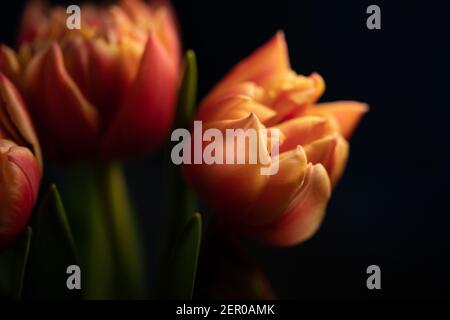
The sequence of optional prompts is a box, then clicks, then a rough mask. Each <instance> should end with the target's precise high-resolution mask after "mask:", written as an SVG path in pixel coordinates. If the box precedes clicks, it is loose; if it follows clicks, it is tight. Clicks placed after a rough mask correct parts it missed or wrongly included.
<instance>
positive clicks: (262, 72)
mask: <svg viewBox="0 0 450 320" xmlns="http://www.w3.org/2000/svg"><path fill="white" fill-rule="evenodd" d="M289 68H290V63H289V54H288V49H287V45H286V40H285V38H284V34H283V32H281V31H279V32H277V33H276V35H275V36H274V37H273V38H272V39H270V40H269V41H268V42H267V43H266V44H264V45H263V46H262V47H260V48H259V49H257V50H256V51H255V52H254V53H252V54H251V55H250V56H248V57H247V58H245V59H243V60H242V61H241V62H239V63H238V64H237V65H236V66H234V67H233V68H232V69H231V71H230V72H229V73H228V74H227V75H226V76H225V77H224V78H223V79H222V80H221V81H220V82H219V84H218V85H216V86H215V87H214V88H213V90H212V91H211V93H210V94H209V95H208V96H207V97H206V98H205V100H204V102H203V103H207V101H209V100H214V99H215V98H216V97H218V96H220V95H222V94H223V92H224V91H227V90H228V88H229V87H232V86H234V85H236V84H238V83H241V82H245V81H251V82H255V83H257V84H258V83H259V82H260V81H263V80H264V77H266V76H272V75H273V74H277V73H284V72H286V71H288V70H289ZM203 103H202V104H203Z"/></svg>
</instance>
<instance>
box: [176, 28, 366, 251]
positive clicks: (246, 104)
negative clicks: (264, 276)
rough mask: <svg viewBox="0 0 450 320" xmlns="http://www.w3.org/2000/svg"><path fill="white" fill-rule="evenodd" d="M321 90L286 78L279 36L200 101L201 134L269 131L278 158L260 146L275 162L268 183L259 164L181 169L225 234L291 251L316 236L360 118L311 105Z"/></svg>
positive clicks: (310, 81)
mask: <svg viewBox="0 0 450 320" xmlns="http://www.w3.org/2000/svg"><path fill="white" fill-rule="evenodd" d="M324 89H325V85H324V81H323V79H322V78H321V77H320V75H318V74H316V73H314V74H312V75H311V76H309V77H306V76H302V75H297V74H296V73H295V72H294V71H293V70H291V68H290V64H289V57H288V50H287V45H286V42H285V40H284V36H283V34H282V33H281V32H280V33H277V34H276V35H275V36H274V37H273V38H272V39H271V40H270V41H269V42H268V43H266V44H265V45H264V46H262V47H261V48H259V49H258V50H256V51H255V52H254V53H253V54H252V55H251V56H250V57H248V58H246V59H244V60H243V61H241V62H240V63H239V64H237V65H236V66H235V67H234V68H233V69H232V70H231V71H230V72H229V73H228V75H227V76H225V78H224V79H222V81H220V82H219V84H218V85H216V86H215V88H213V90H212V91H211V92H210V93H209V94H208V95H207V97H206V98H205V99H204V100H203V102H202V103H201V106H200V110H199V113H198V119H199V120H202V121H203V122H204V127H205V128H212V127H214V128H218V129H219V130H220V131H222V132H224V131H225V130H226V129H229V128H244V129H248V128H254V129H260V128H269V129H279V134H280V146H279V154H277V155H275V154H271V140H270V139H263V142H264V143H265V150H266V152H267V153H268V154H269V156H271V157H272V161H278V164H279V171H278V173H277V174H275V175H269V176H264V175H261V174H260V170H259V167H260V166H261V164H213V165H206V164H202V165H185V167H184V170H185V174H186V176H187V179H188V181H189V182H190V183H191V184H192V185H193V186H194V188H195V189H196V191H197V193H198V194H199V196H200V198H201V199H202V200H203V201H204V202H205V204H206V205H207V206H208V207H209V208H210V209H211V210H212V212H213V213H215V214H216V216H217V217H218V219H219V220H220V221H221V222H222V225H225V226H226V228H229V229H232V230H234V231H237V232H239V233H244V234H247V235H250V236H252V237H254V238H257V239H259V240H261V241H263V242H266V243H268V244H272V245H279V246H287V245H294V244H298V243H300V242H302V241H304V240H306V239H308V238H310V237H311V236H312V235H313V234H314V233H315V232H316V231H317V229H318V228H319V226H320V224H321V221H322V219H323V216H324V212H325V209H326V205H327V203H328V200H329V198H330V195H331V189H332V186H333V185H335V184H336V182H337V181H338V180H339V178H340V176H341V174H342V172H343V170H344V168H345V164H346V161H347V157H348V149H349V148H348V142H347V140H346V139H348V138H349V137H350V135H351V134H352V132H353V130H354V129H355V127H356V126H357V124H358V122H359V120H360V118H361V116H362V115H363V114H364V113H365V112H366V111H367V106H366V105H365V104H362V103H358V102H350V101H342V102H334V103H322V104H317V103H316V101H317V100H318V99H319V97H320V96H321V95H322V93H323V91H324ZM245 147H248V145H245V146H244V148H245ZM246 151H247V152H255V151H254V150H253V151H252V150H246Z"/></svg>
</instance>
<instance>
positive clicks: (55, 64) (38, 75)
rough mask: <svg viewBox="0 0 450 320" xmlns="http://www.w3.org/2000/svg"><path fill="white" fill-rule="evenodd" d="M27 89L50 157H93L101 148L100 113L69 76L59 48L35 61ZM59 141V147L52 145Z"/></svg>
mask: <svg viewBox="0 0 450 320" xmlns="http://www.w3.org/2000/svg"><path fill="white" fill-rule="evenodd" d="M26 85H27V92H28V95H29V98H30V100H31V104H30V112H31V114H32V117H33V118H35V119H39V121H37V124H39V126H38V132H39V134H40V136H41V138H42V141H43V145H44V148H47V150H48V153H51V152H56V151H58V155H62V157H63V158H64V157H65V158H72V157H76V155H80V154H82V155H89V154H92V153H93V152H94V151H95V147H96V145H97V136H98V135H97V132H98V119H97V112H96V110H95V109H94V107H93V106H92V105H91V104H90V103H89V101H87V100H86V98H85V97H84V96H83V94H82V93H81V91H80V89H79V88H78V86H77V85H76V84H75V82H74V81H73V79H72V78H71V77H70V76H69V74H68V73H67V70H66V68H65V66H64V61H63V56H62V53H61V49H60V47H59V45H58V44H56V43H54V44H52V45H51V46H50V47H49V48H48V49H46V50H44V51H42V52H41V53H40V54H38V55H37V56H36V57H35V58H33V60H32V61H31V62H30V64H29V65H28V68H27V72H26ZM50 137H51V139H47V138H50ZM55 138H56V139H55ZM58 138H60V140H59V141H60V142H59V143H54V144H50V143H49V142H48V141H55V140H57V139H58ZM57 141H58V140H57Z"/></svg>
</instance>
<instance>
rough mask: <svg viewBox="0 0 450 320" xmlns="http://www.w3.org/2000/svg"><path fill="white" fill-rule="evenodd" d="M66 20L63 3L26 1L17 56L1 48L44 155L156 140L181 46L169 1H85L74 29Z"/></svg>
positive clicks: (122, 148) (164, 123) (102, 153)
mask: <svg viewBox="0 0 450 320" xmlns="http://www.w3.org/2000/svg"><path fill="white" fill-rule="evenodd" d="M68 17H69V15H68V14H67V13H66V11H65V9H64V8H62V7H54V8H46V7H45V6H44V5H42V3H41V2H40V1H32V2H30V4H29V5H28V7H27V8H26V10H25V14H24V18H23V23H22V26H21V32H20V35H19V40H18V47H19V51H18V54H17V55H16V54H14V52H12V50H10V49H8V48H6V47H3V48H2V49H1V50H0V51H1V52H0V57H1V56H3V60H4V61H5V60H7V59H8V60H10V62H9V68H8V69H7V68H5V66H2V63H1V62H0V70H2V71H3V72H5V73H6V74H8V76H10V77H11V78H12V79H14V80H15V81H16V79H17V84H18V87H20V89H21V90H22V91H23V93H24V96H25V98H26V100H27V104H28V107H29V110H30V114H31V116H32V118H33V120H34V121H35V123H36V128H37V131H38V135H39V138H40V139H41V142H42V145H43V149H44V153H45V155H46V156H48V157H50V158H53V159H56V160H63V161H66V160H71V161H73V160H96V159H101V160H108V159H114V158H119V159H122V158H128V157H132V156H138V155H142V154H145V153H148V152H149V151H151V150H153V149H154V148H156V147H158V146H159V145H160V144H161V143H162V142H163V141H164V139H165V138H166V136H167V134H168V131H169V129H170V127H171V125H172V118H173V115H174V107H175V100H176V91H177V87H178V81H179V61H180V44H179V39H178V34H177V30H176V23H175V20H174V16H173V12H172V10H171V8H170V6H169V4H168V3H167V2H165V1H159V2H153V3H152V4H150V5H147V4H146V3H144V2H141V1H139V0H123V1H120V2H119V3H118V4H116V5H111V6H109V7H95V6H93V5H84V6H82V7H81V28H80V29H73V30H69V29H68V28H67V26H66V20H67V18H68ZM1 60H2V58H0V61H1ZM11 66H12V67H11Z"/></svg>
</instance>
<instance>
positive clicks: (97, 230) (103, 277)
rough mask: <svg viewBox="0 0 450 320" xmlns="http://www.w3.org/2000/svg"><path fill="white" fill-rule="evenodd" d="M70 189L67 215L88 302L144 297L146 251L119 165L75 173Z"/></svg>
mask: <svg viewBox="0 0 450 320" xmlns="http://www.w3.org/2000/svg"><path fill="white" fill-rule="evenodd" d="M69 187H70V192H69V193H68V195H69V198H68V199H69V201H67V203H68V210H67V211H68V212H69V215H70V216H71V218H72V223H73V229H74V237H75V241H76V242H77V245H78V247H79V251H80V253H81V260H82V271H83V277H84V280H85V281H84V289H83V292H84V294H85V297H86V298H88V299H111V298H121V299H128V298H140V297H142V295H143V291H144V289H143V287H144V284H145V280H144V278H143V274H144V272H143V261H142V250H141V247H140V241H139V240H140V239H139V235H138V233H137V230H136V227H135V221H134V217H133V214H132V210H131V206H130V203H129V200H128V194H127V190H126V183H125V178H124V176H123V172H122V170H121V167H120V165H119V164H117V163H102V164H97V165H95V166H84V167H78V168H75V169H74V170H73V176H72V177H71V179H70V181H69Z"/></svg>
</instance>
